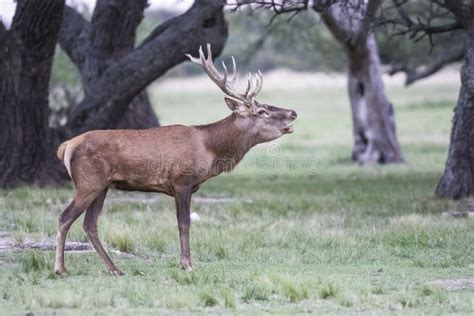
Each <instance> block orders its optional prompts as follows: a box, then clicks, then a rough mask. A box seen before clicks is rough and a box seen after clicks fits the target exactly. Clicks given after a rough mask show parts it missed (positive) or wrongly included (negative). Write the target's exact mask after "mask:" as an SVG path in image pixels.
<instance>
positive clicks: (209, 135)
mask: <svg viewBox="0 0 474 316" xmlns="http://www.w3.org/2000/svg"><path fill="white" fill-rule="evenodd" d="M186 56H187V57H189V58H190V59H191V61H193V62H194V63H197V64H199V65H201V66H202V68H203V69H204V71H205V72H206V73H207V75H208V76H209V78H210V79H211V80H212V81H213V82H214V83H215V84H216V85H217V86H218V87H219V88H220V89H221V90H222V92H224V93H225V94H226V95H227V97H226V98H225V102H226V103H227V106H228V107H229V109H230V110H231V111H232V114H230V115H229V116H227V117H226V118H224V119H223V120H220V121H218V122H216V123H213V124H208V125H200V126H183V125H172V126H164V127H159V128H151V129H146V130H98V131H91V132H87V133H84V134H82V135H79V136H77V137H74V138H72V139H70V140H68V141H66V142H64V143H63V144H62V145H61V146H60V147H59V149H58V157H59V159H61V160H62V161H63V163H64V165H65V166H66V169H67V171H68V173H69V176H70V177H71V179H72V181H73V182H74V185H75V187H76V194H75V196H74V199H73V200H72V202H71V204H69V206H68V207H67V208H66V209H65V210H64V212H62V213H61V215H60V216H59V219H58V234H57V246H56V262H55V272H56V273H58V274H62V273H63V272H65V271H66V270H65V268H64V244H65V240H66V235H67V232H68V230H69V228H70V227H71V225H72V223H73V222H74V221H75V220H76V219H77V218H78V217H79V216H80V215H81V214H82V213H83V212H84V210H86V215H85V218H84V223H83V227H84V230H85V231H86V232H87V235H88V236H89V238H90V240H91V242H92V245H93V246H94V249H95V250H96V251H97V253H98V254H99V256H100V257H101V259H102V260H103V261H104V263H105V265H106V266H107V269H108V270H109V272H111V273H112V274H115V275H122V272H121V271H120V270H119V269H118V268H117V267H116V266H115V265H114V263H113V262H112V260H111V259H110V257H109V255H108V254H107V252H106V250H105V249H104V247H103V246H102V243H101V242H100V240H99V236H98V232H97V219H98V218H99V215H100V213H101V211H102V206H103V203H104V199H105V196H106V194H107V190H108V189H109V188H116V189H119V190H127V191H146V192H162V193H165V194H167V195H170V196H173V197H174V198H175V201H176V212H177V217H178V228H179V236H180V243H181V267H182V268H183V269H185V270H192V264H191V256H190V250H189V228H190V214H189V208H190V203H191V195H192V194H193V193H194V192H196V191H197V190H198V189H199V185H200V184H201V183H203V182H205V181H206V180H207V179H209V178H211V177H214V176H217V175H218V174H220V173H222V172H223V171H231V170H232V169H233V168H234V167H235V166H236V165H237V163H238V162H239V161H240V160H241V159H242V158H243V157H244V155H245V154H246V153H247V151H248V150H249V149H250V148H252V147H253V146H255V145H257V144H259V143H264V142H268V141H271V140H274V139H276V138H278V137H280V136H282V135H284V134H288V133H292V132H293V127H292V126H291V125H290V123H291V122H292V121H294V120H295V119H296V112H295V111H293V110H287V109H282V108H278V107H274V106H271V105H267V104H263V103H259V102H257V101H256V100H255V96H256V95H257V94H258V93H259V92H260V90H261V88H262V84H263V77H262V74H261V73H260V72H258V74H255V75H253V76H252V75H250V76H249V78H248V84H247V89H246V90H245V92H238V91H236V90H235V87H234V86H235V83H236V80H237V73H236V66H235V60H234V59H233V58H232V62H233V73H232V75H231V76H230V78H229V76H228V73H227V68H226V66H225V64H224V63H223V66H224V74H221V73H220V72H219V71H218V70H217V69H216V68H215V67H214V65H213V61H212V55H211V49H210V45H209V44H208V45H207V59H206V58H205V56H204V53H203V51H202V47H201V48H200V49H199V58H194V57H191V55H189V54H187V55H186Z"/></svg>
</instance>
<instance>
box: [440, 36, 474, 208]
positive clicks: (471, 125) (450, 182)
mask: <svg viewBox="0 0 474 316" xmlns="http://www.w3.org/2000/svg"><path fill="white" fill-rule="evenodd" d="M473 36H474V27H473V31H472V32H471V34H470V37H469V38H468V39H467V45H466V51H465V54H464V56H465V64H464V66H463V67H462V69H461V84H462V86H461V90H460V92H459V98H458V102H457V105H456V108H455V109H454V118H453V125H452V128H451V138H450V144H449V151H448V159H447V161H446V166H445V169H444V173H443V176H442V177H441V180H440V181H439V183H438V186H437V188H436V192H435V194H436V195H437V196H438V197H441V198H449V199H462V198H466V197H469V196H472V195H473V194H474V39H473Z"/></svg>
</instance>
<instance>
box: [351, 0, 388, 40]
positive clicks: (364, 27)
mask: <svg viewBox="0 0 474 316" xmlns="http://www.w3.org/2000/svg"><path fill="white" fill-rule="evenodd" d="M381 3H382V1H381V0H369V1H368V3H367V5H366V7H365V10H364V11H365V12H363V13H362V21H361V24H360V27H359V30H358V32H357V36H356V39H355V40H356V42H357V41H360V40H366V38H367V35H368V34H369V32H370V31H371V29H372V25H373V22H374V21H375V14H376V13H377V10H378V9H379V7H380V4H381Z"/></svg>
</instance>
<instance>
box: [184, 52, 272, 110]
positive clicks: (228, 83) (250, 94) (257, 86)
mask: <svg viewBox="0 0 474 316" xmlns="http://www.w3.org/2000/svg"><path fill="white" fill-rule="evenodd" d="M186 56H187V57H188V58H189V59H190V60H191V61H192V62H193V63H196V64H199V65H201V66H202V68H203V69H204V71H205V72H206V73H207V75H208V76H209V78H210V79H211V80H212V81H214V83H215V84H216V85H217V86H218V87H219V88H220V89H221V90H222V92H224V93H225V94H226V95H228V96H230V97H232V98H235V99H237V100H240V101H243V102H244V103H245V104H246V105H247V106H249V105H253V102H252V101H253V99H254V98H255V97H256V96H257V94H258V93H259V92H260V90H262V86H263V76H262V73H261V72H260V70H258V72H257V73H256V74H254V75H252V74H251V73H249V75H248V79H247V81H248V82H247V89H246V90H245V92H244V93H240V92H238V91H237V90H236V88H235V84H236V82H237V67H236V65H235V59H234V56H232V68H233V70H232V76H231V77H230V79H228V73H227V66H226V65H225V63H224V61H222V67H223V68H224V74H223V75H222V74H221V73H220V72H219V71H218V70H217V69H216V67H215V66H214V63H213V62H212V53H211V44H209V43H208V44H207V59H206V57H205V56H204V53H203V51H202V46H200V47H199V57H198V58H194V57H193V56H191V54H186Z"/></svg>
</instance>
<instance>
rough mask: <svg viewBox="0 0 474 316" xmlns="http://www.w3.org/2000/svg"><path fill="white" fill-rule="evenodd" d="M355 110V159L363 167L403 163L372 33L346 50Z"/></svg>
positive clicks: (350, 89) (350, 90)
mask: <svg viewBox="0 0 474 316" xmlns="http://www.w3.org/2000/svg"><path fill="white" fill-rule="evenodd" d="M347 56H348V62H349V69H348V89H349V99H350V103H351V110H352V122H353V134H354V147H353V150H352V159H353V160H354V161H356V162H359V163H362V164H374V163H397V162H402V161H403V157H402V154H401V150H400V146H399V144H398V140H397V134H396V128H395V117H394V110H393V106H392V104H391V103H390V102H389V100H388V99H387V97H386V95H385V91H384V84H383V81H382V72H381V69H380V60H379V55H378V50H377V43H376V41H375V37H374V35H373V34H370V35H369V36H368V37H367V38H366V39H365V40H361V41H360V42H359V43H356V45H355V46H354V47H348V48H347Z"/></svg>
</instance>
